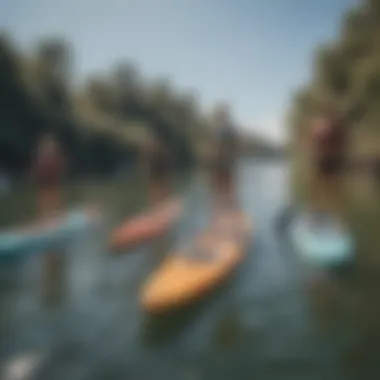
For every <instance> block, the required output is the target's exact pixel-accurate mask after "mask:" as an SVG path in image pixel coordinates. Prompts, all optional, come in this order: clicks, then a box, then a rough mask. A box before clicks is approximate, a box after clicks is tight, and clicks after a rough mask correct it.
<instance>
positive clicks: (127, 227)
mask: <svg viewBox="0 0 380 380" xmlns="http://www.w3.org/2000/svg"><path fill="white" fill-rule="evenodd" d="M181 213H182V202H181V200H179V199H172V200H170V201H167V202H165V203H164V204H162V205H160V206H158V207H156V208H154V209H153V210H150V211H147V212H145V213H143V214H140V215H138V216H135V217H134V218H132V219H128V220H126V221H125V222H124V223H122V225H121V226H120V227H118V228H116V229H115V230H114V232H113V233H112V235H111V237H110V246H111V248H112V249H113V250H116V251H117V250H120V249H125V248H131V247H133V246H136V245H137V244H142V243H144V242H146V241H147V240H150V239H154V238H157V237H159V236H161V235H163V234H165V233H166V232H167V231H168V230H169V229H170V228H171V227H172V225H173V223H174V222H175V221H176V220H178V218H179V217H180V216H181Z"/></svg>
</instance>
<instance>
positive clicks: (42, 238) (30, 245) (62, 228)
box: [0, 210, 93, 261]
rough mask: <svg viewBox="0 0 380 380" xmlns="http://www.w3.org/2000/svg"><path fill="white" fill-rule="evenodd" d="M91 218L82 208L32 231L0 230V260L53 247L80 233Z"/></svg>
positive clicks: (89, 222)
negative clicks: (52, 223) (51, 223)
mask: <svg viewBox="0 0 380 380" xmlns="http://www.w3.org/2000/svg"><path fill="white" fill-rule="evenodd" d="M92 221H93V219H92V218H91V217H90V216H89V215H88V213H86V212H85V211H84V210H75V211H71V212H68V213H67V214H66V216H64V217H63V218H62V220H61V222H60V223H57V224H54V225H50V226H49V225H47V226H45V227H41V228H39V229H35V230H32V231H26V232H20V231H14V232H12V231H3V232H1V231H0V260H1V261H3V260H8V259H10V260H12V258H16V257H19V256H22V255H24V254H32V253H38V252H41V251H45V250H47V249H53V248H55V247H57V246H60V245H61V244H63V243H64V242H65V241H66V240H67V239H71V238H74V237H75V236H76V235H78V234H80V233H82V232H83V231H84V230H85V229H86V228H87V227H88V226H89V225H90V224H91V223H92Z"/></svg>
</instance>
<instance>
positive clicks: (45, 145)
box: [32, 133, 66, 298]
mask: <svg viewBox="0 0 380 380" xmlns="http://www.w3.org/2000/svg"><path fill="white" fill-rule="evenodd" d="M65 168H66V160H65V157H64V154H63V151H62V149H61V147H60V145H59V143H58V141H57V139H56V137H55V136H54V135H53V134H50V133H47V134H44V135H43V136H42V137H41V138H40V139H39V141H38V142H37V148H36V153H35V157H34V160H33V162H32V177H33V179H34V181H35V183H36V187H37V203H38V208H39V214H40V217H41V218H42V219H49V218H52V217H54V216H55V215H56V214H57V213H59V212H60V211H62V207H63V194H62V185H63V178H64V173H65ZM61 257H62V255H60V254H59V252H48V253H47V255H46V261H45V275H46V291H47V292H49V293H48V296H49V298H50V296H54V295H55V291H59V290H62V284H61V280H62V262H61ZM53 285H55V286H53ZM56 287H58V288H57V289H56ZM51 291H53V293H50V292H51Z"/></svg>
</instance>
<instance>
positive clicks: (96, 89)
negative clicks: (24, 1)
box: [0, 35, 205, 172]
mask: <svg viewBox="0 0 380 380" xmlns="http://www.w3.org/2000/svg"><path fill="white" fill-rule="evenodd" d="M73 58H74V57H73V51H72V49H71V46H70V45H69V44H68V43H66V42H65V41H63V40H61V39H45V40H43V41H40V43H39V44H38V45H37V46H36V48H35V50H34V52H33V54H31V55H29V56H23V55H22V54H21V53H19V52H17V51H16V49H15V48H14V44H12V42H11V40H10V39H9V37H8V36H6V35H1V36H0V122H1V127H0V162H1V164H2V165H3V166H5V167H7V168H8V169H9V170H13V171H19V172H24V171H25V170H27V169H28V166H29V163H30V154H31V152H32V150H33V146H34V144H35V141H36V139H37V138H38V137H39V136H40V135H41V133H43V132H44V131H54V132H55V133H57V134H58V135H59V136H60V138H61V140H62V141H63V143H64V146H65V148H66V150H67V151H68V152H69V157H70V161H71V164H72V165H71V167H72V168H73V169H74V170H75V171H77V172H91V171H96V172H110V171H113V170H115V169H117V168H118V167H119V166H120V165H124V164H128V165H129V164H131V163H133V161H134V160H135V159H136V157H137V156H138V150H139V147H140V145H141V144H142V143H143V142H144V139H146V136H147V133H154V134H156V135H157V136H158V137H160V138H162V139H163V140H164V141H165V142H166V144H167V146H168V149H170V150H172V151H173V153H174V154H175V156H176V162H178V163H180V164H187V163H191V162H192V161H193V156H194V151H195V145H196V144H197V138H198V137H199V136H200V135H201V130H202V129H204V128H205V123H204V116H203V115H202V114H201V112H200V110H199V106H198V104H197V102H196V98H195V95H193V94H191V93H185V92H178V91H176V90H175V88H174V86H173V84H172V83H171V82H170V81H169V80H167V79H165V78H162V79H158V80H157V81H155V82H153V83H152V82H150V83H149V82H147V81H144V78H143V77H142V76H141V74H140V72H139V70H138V68H137V67H136V66H135V65H133V64H132V63H129V62H125V63H123V62H122V63H120V64H119V65H116V66H115V67H114V68H113V70H112V71H111V72H110V73H103V75H102V76H99V75H98V76H93V77H91V78H88V80H86V81H85V82H84V84H83V85H82V86H74V85H73V84H72V81H73V72H74V59H73Z"/></svg>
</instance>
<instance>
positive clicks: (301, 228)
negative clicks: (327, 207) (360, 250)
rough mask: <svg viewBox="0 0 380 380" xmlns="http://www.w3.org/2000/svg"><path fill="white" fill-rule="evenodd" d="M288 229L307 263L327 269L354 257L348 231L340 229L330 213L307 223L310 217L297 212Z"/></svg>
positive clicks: (351, 239)
mask: <svg viewBox="0 0 380 380" xmlns="http://www.w3.org/2000/svg"><path fill="white" fill-rule="evenodd" d="M318 219H319V220H318ZM288 232H289V236H290V239H291V242H292V245H293V246H294V248H295V249H296V251H297V253H298V254H299V255H300V257H301V258H302V259H303V261H305V262H306V263H308V264H312V265H313V266H316V267H320V268H326V269H329V268H334V267H339V266H341V265H344V264H347V263H349V262H350V261H351V260H352V259H353V256H354V249H355V244H354V239H353V237H352V235H351V234H350V231H349V230H348V229H342V227H341V226H340V225H339V224H338V223H337V221H336V220H334V218H333V217H331V216H328V215H322V216H321V217H319V218H314V222H310V216H309V217H308V216H307V215H306V214H299V215H298V216H296V217H294V218H293V220H292V222H291V223H290V224H289V226H288Z"/></svg>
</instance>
